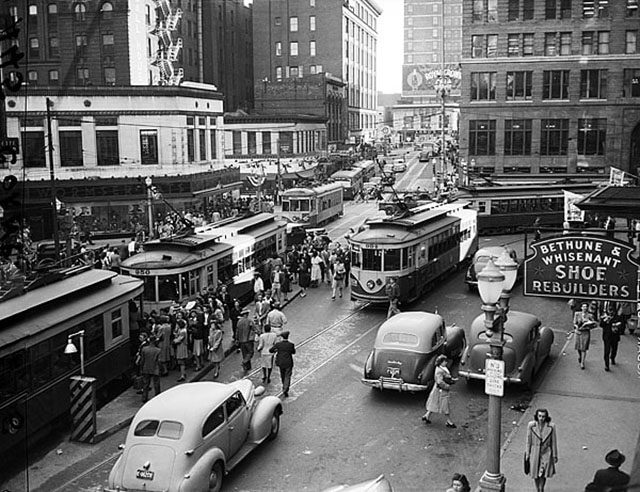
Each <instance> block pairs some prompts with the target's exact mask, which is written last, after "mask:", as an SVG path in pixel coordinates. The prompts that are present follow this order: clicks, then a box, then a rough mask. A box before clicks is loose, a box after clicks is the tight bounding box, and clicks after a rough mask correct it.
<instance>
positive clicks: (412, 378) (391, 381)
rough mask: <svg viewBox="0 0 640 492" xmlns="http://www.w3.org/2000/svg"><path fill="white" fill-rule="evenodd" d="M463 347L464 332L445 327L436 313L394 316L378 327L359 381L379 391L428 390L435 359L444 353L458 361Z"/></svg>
mask: <svg viewBox="0 0 640 492" xmlns="http://www.w3.org/2000/svg"><path fill="white" fill-rule="evenodd" d="M466 345H467V342H466V338H465V334H464V330H463V329H462V328H460V327H458V326H455V325H453V326H445V323H444V320H443V319H442V316H440V315H438V314H433V313H427V312H424V311H407V312H403V313H399V314H396V315H395V316H393V317H392V318H390V319H388V320H387V321H385V322H384V323H383V324H382V325H381V326H380V328H378V334H377V336H376V341H375V344H374V347H373V350H372V351H371V353H370V354H369V357H368V358H367V361H366V363H365V366H364V378H363V379H362V382H363V383H364V384H366V385H367V386H371V387H372V388H377V389H380V390H382V389H393V390H397V391H428V390H430V389H431V386H432V384H433V377H434V371H435V359H436V357H437V356H438V355H440V354H445V355H446V356H447V357H448V358H449V359H451V360H452V361H458V360H460V358H461V357H462V353H463V352H464V350H465V347H466Z"/></svg>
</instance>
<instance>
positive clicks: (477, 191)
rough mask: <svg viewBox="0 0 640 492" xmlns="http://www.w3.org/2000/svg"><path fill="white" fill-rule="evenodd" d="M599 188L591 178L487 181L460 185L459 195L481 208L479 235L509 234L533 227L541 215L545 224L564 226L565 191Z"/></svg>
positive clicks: (572, 191)
mask: <svg viewBox="0 0 640 492" xmlns="http://www.w3.org/2000/svg"><path fill="white" fill-rule="evenodd" d="M596 187H597V183H593V182H591V181H583V182H571V181H568V182H547V183H545V182H537V183H514V184H507V183H504V184H491V185H490V184H487V185H485V186H466V187H464V186H463V187H460V189H459V192H458V193H457V194H456V198H458V199H460V200H465V201H469V202H471V207H472V208H474V209H475V210H477V211H478V231H479V234H481V235H493V234H509V233H514V232H520V231H523V230H525V229H527V228H531V227H532V226H533V224H534V222H535V221H536V219H538V218H539V219H540V222H539V224H540V225H542V226H544V227H561V226H562V224H563V221H564V207H565V193H564V192H565V191H567V192H570V193H575V194H578V195H585V196H586V195H587V194H589V193H591V192H592V191H594V190H595V189H596Z"/></svg>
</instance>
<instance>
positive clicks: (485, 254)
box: [464, 246, 524, 290]
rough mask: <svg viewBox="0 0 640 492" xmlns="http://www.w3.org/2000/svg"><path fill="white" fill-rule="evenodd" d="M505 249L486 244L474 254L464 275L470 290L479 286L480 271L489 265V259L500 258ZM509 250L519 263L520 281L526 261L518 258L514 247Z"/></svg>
mask: <svg viewBox="0 0 640 492" xmlns="http://www.w3.org/2000/svg"><path fill="white" fill-rule="evenodd" d="M504 250H505V247H504V246H485V247H483V248H480V249H479V250H478V251H476V253H475V254H474V255H473V261H472V262H471V264H470V265H469V267H468V268H467V273H466V274H465V277H464V282H465V283H466V284H467V286H468V287H469V290H475V289H477V288H478V273H480V272H481V271H482V269H483V268H484V267H486V266H487V263H488V262H489V259H492V260H493V261H496V260H497V259H498V258H500V256H501V255H502V253H503V251H504ZM508 251H509V256H511V258H513V261H515V262H516V263H518V275H517V277H516V282H519V281H520V280H521V279H522V276H523V275H524V263H523V261H522V260H521V259H519V258H518V255H517V254H516V252H515V251H514V250H513V249H511V248H508Z"/></svg>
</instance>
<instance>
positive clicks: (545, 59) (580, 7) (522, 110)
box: [460, 0, 640, 175]
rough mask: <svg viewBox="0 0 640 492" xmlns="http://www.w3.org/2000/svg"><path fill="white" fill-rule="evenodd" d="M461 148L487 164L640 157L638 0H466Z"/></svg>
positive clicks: (533, 165) (512, 166)
mask: <svg viewBox="0 0 640 492" xmlns="http://www.w3.org/2000/svg"><path fill="white" fill-rule="evenodd" d="M463 15H464V21H463V33H464V38H463V45H462V46H463V57H462V63H461V65H462V84H461V104H460V110H461V125H460V153H461V157H463V158H465V159H466V160H467V161H468V162H469V163H470V164H471V166H470V169H471V171H476V172H481V173H486V174H495V173H497V174H501V173H505V174H507V173H520V174H523V175H538V174H548V173H559V174H573V173H582V174H587V175H588V174H601V173H606V172H607V171H608V170H609V167H610V166H614V167H617V168H620V169H623V170H626V171H631V172H632V173H634V174H635V173H636V170H637V168H638V166H639V165H640V82H639V81H640V45H639V42H640V37H639V32H640V12H639V9H638V1H637V0H619V1H610V0H581V1H571V0H510V1H509V2H499V1H498V0H480V1H465V2H464V14H463Z"/></svg>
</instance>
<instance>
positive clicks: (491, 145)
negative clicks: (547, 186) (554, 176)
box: [469, 118, 607, 156]
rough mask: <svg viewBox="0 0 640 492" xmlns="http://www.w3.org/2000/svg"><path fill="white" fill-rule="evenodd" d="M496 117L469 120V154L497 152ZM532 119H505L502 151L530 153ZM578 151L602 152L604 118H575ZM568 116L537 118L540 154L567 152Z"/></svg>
mask: <svg viewBox="0 0 640 492" xmlns="http://www.w3.org/2000/svg"><path fill="white" fill-rule="evenodd" d="M496 134H497V130H496V120H471V121H469V155H496ZM532 135H533V120H530V119H515V120H504V143H503V145H504V147H503V153H504V155H532V145H531V141H532ZM577 137H578V138H577V142H578V145H577V153H578V155H604V153H605V149H606V139H607V120H606V118H584V119H579V120H578V128H577ZM568 148H569V120H568V119H543V120H540V147H539V153H540V155H543V156H553V155H567V154H568Z"/></svg>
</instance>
